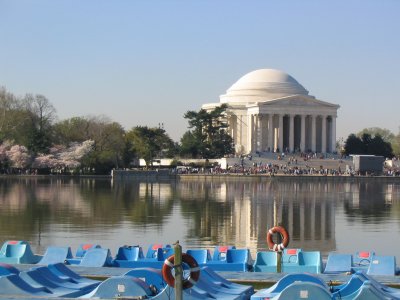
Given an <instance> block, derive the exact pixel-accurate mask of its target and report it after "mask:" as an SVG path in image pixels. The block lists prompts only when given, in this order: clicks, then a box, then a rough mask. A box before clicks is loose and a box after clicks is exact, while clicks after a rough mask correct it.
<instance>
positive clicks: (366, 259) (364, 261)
mask: <svg viewBox="0 0 400 300" xmlns="http://www.w3.org/2000/svg"><path fill="white" fill-rule="evenodd" d="M373 255H375V252H371V251H357V252H356V253H355V254H354V255H353V264H354V265H355V266H360V265H362V266H365V265H369V263H370V262H371V258H372V256H373Z"/></svg>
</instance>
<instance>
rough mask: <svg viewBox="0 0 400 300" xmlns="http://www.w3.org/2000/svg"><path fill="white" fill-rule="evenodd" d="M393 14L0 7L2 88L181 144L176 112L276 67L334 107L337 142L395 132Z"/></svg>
mask: <svg viewBox="0 0 400 300" xmlns="http://www.w3.org/2000/svg"><path fill="white" fill-rule="evenodd" d="M399 16H400V1H398V0H391V1H389V0H375V1H369V0H360V1H307V0H305V1H265V0H262V1H261V0H260V1H223V0H221V1H215V0H205V1H195V0H193V1H189V0H185V1H184V0H182V1H167V0H162V1H161V0H160V1H151V0H143V1H118V0H116V1H99V0H96V1H95V0H85V1H78V0H75V1H71V0H70V1H66V0H58V1H54V0H48V1H44V0H43V1H42V0H30V1H28V0H26V1H22V0H0V86H4V87H6V88H7V90H9V91H10V92H12V93H14V94H15V95H18V96H23V95H24V94H25V93H33V94H43V95H45V96H46V97H47V98H48V99H49V100H50V102H51V103H52V104H53V105H54V107H55V108H56V110H57V115H58V117H59V119H65V118H69V117H72V116H87V115H106V116H108V117H109V118H110V119H111V120H113V121H116V122H119V123H120V124H121V125H123V126H124V128H125V129H127V130H128V129H130V128H132V127H133V126H136V125H147V126H151V127H152V126H158V123H161V122H162V123H164V128H165V130H166V131H167V133H168V134H169V135H170V136H171V137H172V138H173V139H175V140H179V139H180V137H181V136H182V134H183V133H184V132H185V131H186V130H187V121H186V120H185V119H184V118H183V115H184V113H185V112H186V111H188V110H199V109H200V108H201V105H202V104H204V103H210V102H218V101H219V95H221V94H223V93H225V91H226V90H227V89H228V88H229V87H230V86H231V85H232V84H233V83H234V82H235V81H236V80H238V79H239V78H240V77H241V76H243V75H244V74H246V73H248V72H250V71H252V70H255V69H261V68H275V69H280V70H283V71H285V72H287V73H289V74H290V75H292V76H293V77H294V78H295V79H296V80H297V81H299V82H300V83H301V84H302V85H303V86H304V87H305V88H306V89H308V90H309V91H310V94H311V95H314V96H316V97H317V98H318V99H321V100H324V101H328V102H332V103H336V104H339V105H340V106H341V108H340V109H339V112H338V120H337V136H338V138H339V137H347V135H348V134H349V133H356V132H358V131H360V130H361V129H363V128H366V127H375V126H377V127H382V128H387V129H389V130H391V131H392V132H393V133H396V134H397V133H398V129H399V126H400V117H399V116H400V114H399V113H400V106H399V87H400V76H399V70H400V17H399Z"/></svg>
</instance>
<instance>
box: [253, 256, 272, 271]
mask: <svg viewBox="0 0 400 300" xmlns="http://www.w3.org/2000/svg"><path fill="white" fill-rule="evenodd" d="M276 267H277V253H276V252H272V251H259V252H257V255H256V260H255V262H254V264H253V271H254V272H268V273H275V272H276Z"/></svg>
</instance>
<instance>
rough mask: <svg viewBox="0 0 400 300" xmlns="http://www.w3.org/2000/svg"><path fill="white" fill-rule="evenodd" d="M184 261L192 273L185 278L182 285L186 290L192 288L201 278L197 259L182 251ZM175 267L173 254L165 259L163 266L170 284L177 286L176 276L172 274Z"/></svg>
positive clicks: (165, 278) (165, 276)
mask: <svg viewBox="0 0 400 300" xmlns="http://www.w3.org/2000/svg"><path fill="white" fill-rule="evenodd" d="M182 262H183V263H185V264H187V265H188V266H189V268H190V269H189V271H190V275H189V277H188V278H186V279H184V280H183V283H182V287H183V289H184V290H186V289H189V288H191V287H192V286H194V285H195V284H196V282H197V281H198V280H199V278H200V267H199V264H198V263H197V261H196V260H195V259H194V258H193V257H192V256H190V255H189V254H186V253H182ZM174 267H175V255H171V256H170V257H168V258H167V259H166V260H165V261H164V265H163V267H162V275H163V278H164V280H165V281H166V282H167V283H168V285H169V286H171V287H174V286H175V277H174V276H173V275H172V269H173V268H174Z"/></svg>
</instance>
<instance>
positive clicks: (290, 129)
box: [202, 69, 339, 154]
mask: <svg viewBox="0 0 400 300" xmlns="http://www.w3.org/2000/svg"><path fill="white" fill-rule="evenodd" d="M223 103H226V104H227V105H228V110H227V118H228V124H229V128H228V130H229V133H230V134H231V136H232V138H233V140H234V143H235V151H236V153H237V154H247V153H253V152H257V151H258V152H265V151H275V152H281V151H290V152H293V151H312V152H320V153H331V152H334V151H336V117H337V110H338V108H339V105H337V104H332V103H328V102H325V101H321V100H318V99H316V98H315V97H314V96H311V95H309V94H308V91H307V90H306V89H305V88H304V87H303V86H302V85H301V84H299V83H298V82H297V81H296V80H295V79H294V78H293V77H292V76H290V75H288V74H286V73H284V72H282V71H279V70H274V69H261V70H256V71H253V72H250V73H248V74H246V75H244V76H243V77H241V78H240V79H239V80H238V81H237V82H236V83H234V84H233V85H232V86H231V87H230V88H229V89H228V90H227V91H226V94H225V95H221V96H220V102H219V103H209V104H204V105H203V106H202V108H203V109H206V110H212V109H214V108H215V107H217V106H220V105H221V104H223Z"/></svg>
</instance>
